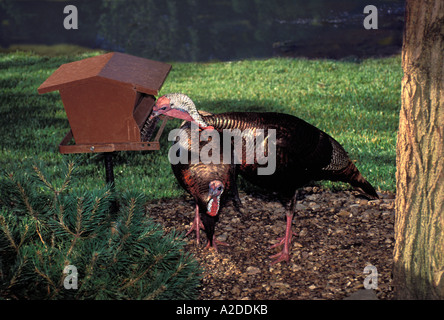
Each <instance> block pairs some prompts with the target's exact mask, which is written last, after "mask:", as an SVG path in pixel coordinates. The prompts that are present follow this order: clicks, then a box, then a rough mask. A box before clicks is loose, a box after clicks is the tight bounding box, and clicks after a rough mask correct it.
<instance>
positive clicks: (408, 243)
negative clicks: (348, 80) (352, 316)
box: [393, 0, 444, 299]
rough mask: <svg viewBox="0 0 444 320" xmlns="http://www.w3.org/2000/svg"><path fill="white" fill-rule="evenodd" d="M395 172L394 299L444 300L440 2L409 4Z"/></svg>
mask: <svg viewBox="0 0 444 320" xmlns="http://www.w3.org/2000/svg"><path fill="white" fill-rule="evenodd" d="M402 67H403V70H404V77H403V79H402V93H401V95H402V97H401V98H402V105H401V111H400V118H399V131H398V142H397V150H396V154H397V159H396V165H397V172H396V189H397V191H396V192H397V197H396V219H395V239H396V244H395V249H394V268H393V280H394V287H395V297H396V298H398V299H444V200H443V198H444V176H443V175H444V173H443V172H444V170H443V168H444V151H443V148H444V138H443V137H444V110H443V108H442V105H441V104H442V102H443V101H444V1H443V0H407V1H406V21H405V30H404V43H403V49H402Z"/></svg>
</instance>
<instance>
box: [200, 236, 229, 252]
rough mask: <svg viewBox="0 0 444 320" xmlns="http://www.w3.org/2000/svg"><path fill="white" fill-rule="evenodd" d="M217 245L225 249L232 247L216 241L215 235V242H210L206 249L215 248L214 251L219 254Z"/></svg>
mask: <svg viewBox="0 0 444 320" xmlns="http://www.w3.org/2000/svg"><path fill="white" fill-rule="evenodd" d="M217 245H220V246H225V247H229V246H230V245H229V244H228V243H226V242H223V241H219V240H217V239H216V236H215V235H213V241H210V240H208V243H207V245H206V247H205V249H211V248H213V249H214V250H216V252H217Z"/></svg>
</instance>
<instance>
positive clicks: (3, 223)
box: [0, 216, 19, 253]
mask: <svg viewBox="0 0 444 320" xmlns="http://www.w3.org/2000/svg"><path fill="white" fill-rule="evenodd" d="M0 225H1V227H2V230H3V233H4V234H5V235H6V238H8V240H9V243H10V244H11V246H12V247H13V248H14V249H15V252H17V253H18V251H19V246H18V245H17V244H16V243H15V241H14V237H13V236H12V235H11V231H10V230H9V228H8V225H7V224H6V221H5V217H4V216H0Z"/></svg>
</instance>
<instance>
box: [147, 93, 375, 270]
mask: <svg viewBox="0 0 444 320" xmlns="http://www.w3.org/2000/svg"><path fill="white" fill-rule="evenodd" d="M159 114H164V115H167V116H171V117H174V118H179V119H183V120H186V121H192V122H194V123H196V124H197V125H199V127H200V128H201V129H215V130H217V131H218V132H221V133H223V132H224V130H235V129H239V130H238V131H237V132H238V133H239V132H240V133H242V132H247V134H245V135H243V137H242V142H243V149H242V161H241V164H240V165H239V174H240V175H241V176H243V177H245V178H246V179H247V180H249V181H250V182H252V183H254V184H255V185H258V186H262V187H265V188H267V189H269V190H273V191H277V192H279V194H281V195H282V196H285V197H290V198H291V201H290V207H289V210H287V215H286V216H287V226H286V232H285V236H284V237H283V238H282V239H281V241H280V242H279V243H278V244H277V245H275V246H278V245H283V249H282V252H280V253H278V254H276V255H274V256H272V257H271V258H274V259H276V260H275V261H274V262H273V263H277V262H279V261H283V260H285V261H288V260H289V246H290V243H291V237H292V235H293V232H292V231H291V224H292V219H293V215H294V211H295V205H296V201H297V196H298V189H299V188H300V187H302V186H304V185H306V184H307V183H308V182H310V181H311V180H331V181H343V182H347V183H350V184H351V185H352V186H353V187H355V188H356V189H357V190H359V191H360V192H361V193H362V194H363V195H365V196H366V197H368V198H371V199H375V198H378V195H377V193H376V191H375V189H374V188H373V187H372V186H371V184H370V183H369V182H367V181H366V180H365V179H364V177H363V176H362V175H361V173H360V172H359V170H358V169H357V168H356V166H355V165H354V164H353V162H352V161H351V160H350V158H349V157H348V155H347V152H346V151H345V150H344V148H343V147H342V146H341V145H340V144H339V143H338V142H337V141H336V140H335V139H333V138H332V137H331V136H329V135H328V134H327V133H325V132H323V131H321V130H319V129H318V128H316V127H314V126H313V125H311V124H309V123H307V122H305V121H304V120H302V119H299V118H297V117H295V116H292V115H289V114H283V113H274V112H227V113H220V114H211V115H205V116H202V115H200V114H199V113H198V112H197V110H196V107H195V105H194V103H193V101H192V100H191V99H190V98H189V97H188V96H186V95H184V94H180V93H173V94H167V95H165V96H162V97H160V98H159V99H158V100H157V103H156V105H155V106H154V109H153V114H152V117H155V116H157V115H159ZM260 130H264V132H265V139H263V144H264V145H263V148H264V150H268V148H267V147H268V146H269V145H270V144H274V145H273V147H274V149H275V151H274V154H273V155H271V156H273V157H274V160H275V170H274V172H273V173H272V174H269V175H261V174H258V169H259V168H261V167H264V166H266V165H264V164H259V162H258V161H257V159H256V158H255V161H254V162H253V163H248V162H247V161H245V159H246V158H247V156H248V155H249V153H251V152H253V151H252V150H251V148H250V149H249V147H248V145H251V144H248V143H246V141H247V140H248V136H249V135H250V136H253V137H254V138H257V136H258V132H259V131H260ZM272 132H275V136H272V135H271V133H272ZM270 137H272V138H274V139H268V138H270ZM268 156H270V155H268Z"/></svg>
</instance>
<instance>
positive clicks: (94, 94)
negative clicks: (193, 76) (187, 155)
mask: <svg viewBox="0 0 444 320" xmlns="http://www.w3.org/2000/svg"><path fill="white" fill-rule="evenodd" d="M170 70H171V65H169V64H166V63H162V62H157V61H153V60H148V59H144V58H139V57H135V56H131V55H128V54H123V53H118V52H111V53H107V54H103V55H99V56H96V57H91V58H87V59H83V60H80V61H75V62H71V63H67V64H63V65H61V66H60V67H59V68H58V69H57V70H56V71H55V72H54V73H53V74H52V75H51V76H50V77H49V78H48V79H46V81H45V82H43V83H42V84H41V85H40V87H39V88H38V92H39V93H40V94H42V93H47V92H51V91H56V90H58V91H59V93H60V97H61V98H62V102H63V106H64V108H65V111H66V115H67V117H68V121H69V125H70V127H71V130H70V131H69V132H68V133H67V134H66V136H65V137H64V138H63V140H62V141H61V143H60V145H59V151H60V152H61V153H62V154H67V153H96V152H103V153H105V168H106V181H107V183H112V184H114V174H113V163H112V154H113V152H114V151H142V150H159V149H160V145H159V139H160V136H161V134H162V131H163V129H164V128H165V124H166V121H167V120H166V118H164V119H163V121H162V124H161V125H160V128H159V130H158V131H157V134H156V136H155V138H154V139H153V140H151V141H149V140H150V139H151V135H152V133H153V132H154V129H153V130H152V132H151V133H150V134H148V135H147V134H146V132H144V129H145V128H146V127H145V125H146V121H147V119H148V117H149V115H150V114H151V112H152V109H153V106H154V104H155V101H156V99H155V97H154V96H155V95H158V94H159V90H160V88H161V87H162V85H163V83H164V81H165V79H166V77H167V75H168V73H169V72H170ZM156 119H157V118H156Z"/></svg>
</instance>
